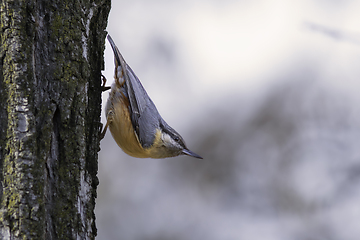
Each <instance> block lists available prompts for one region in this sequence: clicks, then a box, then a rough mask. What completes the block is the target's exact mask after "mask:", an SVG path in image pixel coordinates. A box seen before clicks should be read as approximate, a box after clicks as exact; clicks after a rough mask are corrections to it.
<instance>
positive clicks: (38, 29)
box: [0, 0, 110, 240]
mask: <svg viewBox="0 0 360 240" xmlns="http://www.w3.org/2000/svg"><path fill="white" fill-rule="evenodd" d="M0 4H1V6H0V8H1V11H0V24H1V26H0V28H1V46H0V180H1V185H0V197H1V208H0V239H12V240H13V239H95V236H96V227H95V215H94V207H95V197H96V187H97V185H98V179H97V176H96V174H97V170H98V164H97V158H98V154H97V152H98V151H99V131H100V111H101V89H100V86H101V69H103V66H104V63H103V62H104V61H103V51H104V46H105V45H104V40H105V36H106V32H105V28H106V24H107V17H108V13H109V10H110V0H103V1H90V0H88V1H86V0H82V1H81V0H79V1H78V0H76V1H68V0H26V1H25V0H1V1H0Z"/></svg>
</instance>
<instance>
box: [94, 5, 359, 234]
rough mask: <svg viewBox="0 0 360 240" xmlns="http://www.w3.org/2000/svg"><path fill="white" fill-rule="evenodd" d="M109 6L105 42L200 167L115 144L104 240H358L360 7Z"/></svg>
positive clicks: (100, 219) (110, 147) (109, 66)
mask: <svg viewBox="0 0 360 240" xmlns="http://www.w3.org/2000/svg"><path fill="white" fill-rule="evenodd" d="M112 2H113V3H112V9H111V12H110V18H109V24H108V32H109V33H110V34H111V36H112V38H113V39H114V41H115V42H116V44H117V46H118V48H119V49H120V51H121V52H122V54H123V56H124V58H125V59H126V61H127V63H128V64H129V65H130V66H131V67H132V69H133V70H134V72H135V73H136V74H137V76H138V77H139V78H140V80H141V81H142V83H143V85H144V87H145V89H146V90H147V92H148V94H149V96H150V97H151V98H152V99H153V101H154V103H155V104H156V106H157V108H158V110H159V112H160V113H161V115H162V116H163V117H164V119H165V120H166V121H167V122H168V123H169V124H170V125H171V126H172V127H174V128H175V129H176V130H177V131H178V132H179V133H180V134H181V135H182V136H183V137H184V139H185V140H186V143H187V145H188V147H189V148H190V149H191V150H193V151H194V152H196V153H198V154H199V155H201V156H203V157H204V159H203V160H198V159H195V158H190V157H185V156H183V157H176V158H171V159H162V160H158V159H136V158H132V157H129V156H127V155H125V154H124V153H123V152H122V151H121V149H120V148H118V146H117V145H116V143H115V141H114V140H113V139H112V137H111V134H110V132H107V134H106V137H105V139H104V140H103V141H102V142H101V151H100V157H99V174H98V176H99V180H100V185H99V188H98V198H97V205H96V218H97V219H96V224H97V228H98V237H97V239H98V240H112V239H124V240H199V239H207V240H263V239H264V237H266V240H289V239H291V240H358V239H359V236H360V187H359V186H360V104H359V103H360V94H359V89H360V17H359V16H360V15H359V13H360V1H358V0H355V1H352V0H345V1H336V0H311V1H310V0H293V1H285V0H255V1H250V0H226V1H223V0H222V1H220V0H210V1H209V0H208V1H205V0H198V1H193V0H182V1H164V0H153V1H145V0H133V1H118V0H116V1H115V0H113V1H112ZM105 61H106V63H105V64H106V69H105V71H104V72H103V73H104V75H105V76H107V78H108V84H111V83H112V82H113V80H112V79H113V78H112V76H113V69H114V64H113V54H112V51H111V48H110V45H109V44H108V43H106V51H105ZM107 97H108V93H104V94H103V106H104V104H105V102H106V100H107ZM102 121H103V123H105V115H104V113H103V115H102Z"/></svg>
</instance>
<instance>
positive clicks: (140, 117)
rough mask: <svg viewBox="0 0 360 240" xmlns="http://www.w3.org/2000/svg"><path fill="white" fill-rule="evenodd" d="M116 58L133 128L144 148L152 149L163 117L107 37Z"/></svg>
mask: <svg viewBox="0 0 360 240" xmlns="http://www.w3.org/2000/svg"><path fill="white" fill-rule="evenodd" d="M107 39H108V40H109V43H110V45H111V48H112V49H113V52H114V58H115V69H116V70H115V75H117V74H118V73H119V74H118V77H120V76H121V74H120V72H123V73H124V76H123V77H124V79H125V88H126V92H127V97H128V98H129V108H130V109H129V110H130V114H131V122H132V125H133V128H134V130H135V132H136V134H137V136H138V138H139V141H140V144H141V145H142V146H143V147H145V148H146V147H150V146H151V145H152V144H153V142H154V139H155V132H156V129H157V128H159V124H160V121H161V117H160V115H159V113H158V111H157V109H156V107H155V105H154V103H153V102H152V101H151V99H150V98H149V96H148V95H147V93H146V91H145V89H144V87H143V86H142V84H141V82H140V80H139V79H138V78H137V76H136V75H135V73H134V72H133V70H132V69H131V68H130V66H129V65H128V64H127V63H126V62H125V60H124V58H123V56H122V55H121V53H120V51H119V49H118V48H117V46H116V45H115V43H114V41H113V40H112V38H111V37H110V35H108V36H107Z"/></svg>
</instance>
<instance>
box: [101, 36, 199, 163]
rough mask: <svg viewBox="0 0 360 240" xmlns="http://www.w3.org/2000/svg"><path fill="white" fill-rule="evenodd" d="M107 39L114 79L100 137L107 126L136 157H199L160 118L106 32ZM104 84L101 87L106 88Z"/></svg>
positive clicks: (126, 149) (120, 145)
mask: <svg viewBox="0 0 360 240" xmlns="http://www.w3.org/2000/svg"><path fill="white" fill-rule="evenodd" d="M107 39H108V41H109V43H110V45H111V48H112V50H113V52H114V63H115V75H114V79H115V81H114V83H113V84H112V85H111V91H110V94H109V97H108V100H107V103H106V106H105V115H106V125H105V127H104V129H103V131H102V133H101V137H100V138H103V137H104V136H105V133H106V130H107V128H109V130H110V132H111V135H112V137H113V138H114V140H115V141H116V143H117V144H118V146H119V147H120V148H121V149H122V150H123V151H124V152H125V153H126V154H128V155H130V156H132V157H136V158H168V157H175V156H179V155H187V156H191V157H194V158H198V159H202V157H201V156H200V155H198V154H196V153H194V152H192V151H190V150H189V149H188V148H187V147H186V144H185V141H184V139H183V138H182V137H181V135H180V134H179V133H178V132H176V131H175V130H174V129H173V128H172V127H170V126H169V125H168V124H167V123H166V122H165V120H164V119H163V118H162V117H161V115H160V114H159V112H158V110H157V108H156V106H155V104H154V103H153V101H152V100H151V99H150V97H149V95H148V94H147V92H146V91H145V89H144V87H143V86H142V84H141V82H140V80H139V79H138V77H137V76H136V75H135V73H134V71H133V70H132V69H131V68H130V66H129V65H128V64H127V63H126V62H125V60H124V58H123V56H122V55H121V53H120V51H119V49H118V48H117V46H116V44H115V43H114V41H113V39H112V38H111V36H110V35H109V34H108V35H107ZM105 81H106V80H105ZM104 85H105V82H104ZM104 85H103V90H106V89H108V88H109V87H104Z"/></svg>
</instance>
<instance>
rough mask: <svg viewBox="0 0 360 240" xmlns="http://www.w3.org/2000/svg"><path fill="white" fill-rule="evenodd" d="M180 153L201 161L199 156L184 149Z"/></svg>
mask: <svg viewBox="0 0 360 240" xmlns="http://www.w3.org/2000/svg"><path fill="white" fill-rule="evenodd" d="M182 153H183V154H185V155H188V156H190V157H194V158H199V159H203V158H202V157H201V156H199V155H197V154H196V153H194V152H192V151H190V150H189V149H184V150H182Z"/></svg>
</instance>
